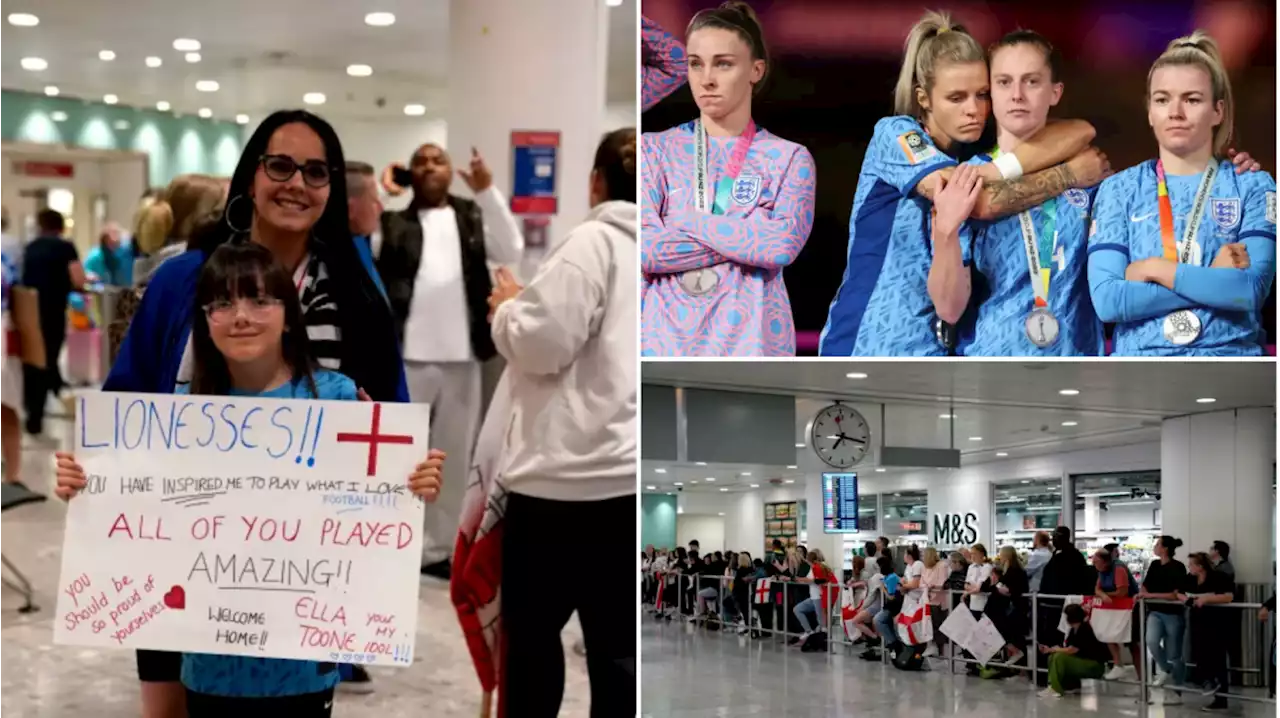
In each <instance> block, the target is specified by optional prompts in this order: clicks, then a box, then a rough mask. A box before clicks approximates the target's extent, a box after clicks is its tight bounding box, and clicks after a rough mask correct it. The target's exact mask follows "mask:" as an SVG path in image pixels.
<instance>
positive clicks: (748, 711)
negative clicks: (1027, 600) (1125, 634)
mask: <svg viewBox="0 0 1280 718" xmlns="http://www.w3.org/2000/svg"><path fill="white" fill-rule="evenodd" d="M640 631H641V633H640V635H641V642H640V650H641V668H642V670H641V676H642V678H641V681H642V682H641V706H642V714H643V715H644V716H645V718H713V717H719V716H733V717H734V718H742V717H745V716H760V717H761V718H764V717H765V716H768V717H769V718H784V717H785V718H802V717H803V718H855V717H856V718H935V717H936V718H997V717H999V718H1004V717H1010V718H1013V717H1019V718H1022V717H1025V718H1085V717H1088V718H1096V717H1098V716H1124V717H1130V716H1132V717H1134V718H1148V717H1149V718H1166V717H1167V718H1189V716H1192V715H1195V716H1201V715H1208V714H1206V713H1201V712H1200V710H1199V708H1200V706H1201V705H1203V704H1204V703H1206V702H1207V699H1204V698H1201V697H1199V696H1191V697H1188V699H1187V703H1186V705H1185V706H1183V707H1178V708H1174V707H1169V708H1165V707H1162V706H1157V707H1151V708H1149V709H1148V710H1147V712H1146V713H1145V714H1143V713H1141V712H1140V708H1141V706H1139V705H1138V704H1137V688H1136V687H1126V686H1120V685H1116V684H1104V683H1102V682H1095V681H1088V682H1086V683H1085V688H1084V690H1083V692H1082V693H1081V694H1080V695H1075V696H1067V697H1065V698H1059V699H1046V698H1040V697H1038V696H1037V695H1036V689H1034V687H1033V686H1031V685H1030V683H1028V682H1026V681H1022V680H1015V679H1006V680H994V681H984V680H980V679H977V678H970V677H967V676H963V675H955V676H953V675H949V674H948V673H947V671H946V668H945V664H941V665H939V666H938V668H937V670H932V671H929V672H920V673H907V672H903V671H899V670H897V669H895V668H893V667H892V666H888V665H882V664H880V663H868V662H866V661H863V660H861V659H859V658H858V657H857V656H856V655H853V654H850V655H840V654H838V653H837V654H832V655H824V654H807V653H801V652H800V651H799V650H798V649H797V648H789V647H787V646H786V645H784V644H782V643H781V642H780V641H774V640H770V639H766V640H757V641H752V640H750V639H747V638H745V637H740V636H737V635H728V634H721V633H715V632H711V633H707V632H702V631H695V630H692V629H691V628H690V627H689V626H686V625H681V624H680V623H678V622H673V623H658V622H655V621H654V619H652V618H651V617H649V616H647V615H646V616H645V617H644V618H643V619H642V624H641V629H640ZM1227 715H1230V716H1246V717H1247V718H1261V717H1262V716H1275V715H1276V708H1275V706H1274V705H1265V704H1248V705H1247V706H1246V705H1244V704H1241V705H1240V706H1233V707H1232V708H1231V710H1230V711H1229V712H1228V713H1227Z"/></svg>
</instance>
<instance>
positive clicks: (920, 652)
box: [893, 643, 925, 671]
mask: <svg viewBox="0 0 1280 718" xmlns="http://www.w3.org/2000/svg"><path fill="white" fill-rule="evenodd" d="M924 649H925V647H924V646H912V645H908V644H906V643H899V644H898V646H897V648H895V649H894V653H893V666H894V668H897V669H898V670H900V671H918V670H920V669H921V667H923V666H924Z"/></svg>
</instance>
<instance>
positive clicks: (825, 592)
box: [793, 548, 839, 643]
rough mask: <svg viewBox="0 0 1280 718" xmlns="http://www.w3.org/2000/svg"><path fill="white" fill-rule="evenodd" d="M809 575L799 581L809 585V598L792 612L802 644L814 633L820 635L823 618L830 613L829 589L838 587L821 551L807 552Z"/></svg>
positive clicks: (797, 605)
mask: <svg viewBox="0 0 1280 718" xmlns="http://www.w3.org/2000/svg"><path fill="white" fill-rule="evenodd" d="M808 560H809V566H810V570H811V574H810V575H809V576H806V577H804V578H802V579H800V581H801V582H803V583H808V584H811V585H810V586H809V597H808V598H806V599H805V600H803V601H801V602H800V603H798V604H796V607H795V608H794V609H793V612H794V613H795V614H796V620H798V621H800V627H801V628H803V629H804V633H803V634H801V636H800V641H801V642H802V643H803V642H804V641H805V640H806V639H808V638H809V636H812V635H813V634H815V633H821V632H822V629H823V624H824V623H826V621H824V620H823V617H824V616H829V615H831V613H830V604H831V601H830V595H831V591H830V588H831V587H833V586H837V585H838V583H839V582H838V581H837V580H836V575H835V573H833V572H832V570H831V567H830V566H828V565H827V564H826V561H825V558H824V557H823V555H822V551H820V550H818V549H816V548H815V549H814V550H812V551H810V552H809V556H808Z"/></svg>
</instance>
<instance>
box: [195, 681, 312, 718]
mask: <svg viewBox="0 0 1280 718" xmlns="http://www.w3.org/2000/svg"><path fill="white" fill-rule="evenodd" d="M332 714H333V689H332V688H330V689H329V690H327V691H321V692H320V693H307V694H304V695H300V696H286V697H281V698H228V697H226V696H213V695H209V694H208V693H196V692H194V691H190V690H188V691H187V718H226V716H235V718H276V717H277V716H289V718H294V717H295V716H296V717H297V718H329V716H330V715H332Z"/></svg>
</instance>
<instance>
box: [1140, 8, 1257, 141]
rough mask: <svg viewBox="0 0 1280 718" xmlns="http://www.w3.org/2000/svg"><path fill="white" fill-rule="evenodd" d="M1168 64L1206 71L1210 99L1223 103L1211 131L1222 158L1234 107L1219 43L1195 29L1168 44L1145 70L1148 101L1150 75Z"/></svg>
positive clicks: (1229, 139) (1233, 118)
mask: <svg viewBox="0 0 1280 718" xmlns="http://www.w3.org/2000/svg"><path fill="white" fill-rule="evenodd" d="M1170 65H1198V66H1199V67H1202V68H1204V70H1205V72H1207V73H1209V82H1210V85H1211V87H1212V88H1213V102H1214V104H1215V105H1216V104H1217V103H1218V102H1221V103H1222V124H1220V125H1218V126H1217V127H1216V128H1215V129H1214V131H1213V154H1214V155H1215V156H1217V157H1221V156H1222V153H1223V152H1224V151H1225V150H1226V148H1227V143H1228V142H1230V141H1231V134H1232V132H1233V130H1234V128H1235V116H1236V107H1235V100H1234V99H1233V98H1232V95H1231V78H1230V77H1228V76H1227V70H1226V68H1225V67H1224V66H1223V64H1222V55H1221V54H1220V53H1219V52H1218V43H1216V42H1214V40H1213V38H1212V37H1209V35H1208V33H1206V32H1205V31H1204V30H1196V31H1195V32H1193V33H1191V34H1190V35H1188V36H1186V37H1180V38H1178V39H1177V40H1174V41H1173V42H1171V43H1169V47H1168V48H1166V49H1165V51H1164V54H1162V55H1160V57H1158V58H1156V61H1155V63H1154V64H1153V65H1151V70H1150V71H1148V72H1147V103H1148V104H1150V102H1151V78H1152V77H1153V76H1154V75H1155V73H1156V70H1158V69H1159V68H1161V67H1166V66H1170Z"/></svg>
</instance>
